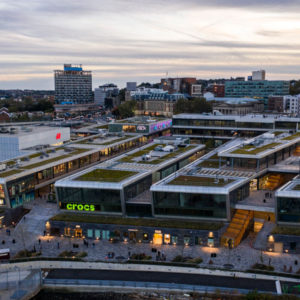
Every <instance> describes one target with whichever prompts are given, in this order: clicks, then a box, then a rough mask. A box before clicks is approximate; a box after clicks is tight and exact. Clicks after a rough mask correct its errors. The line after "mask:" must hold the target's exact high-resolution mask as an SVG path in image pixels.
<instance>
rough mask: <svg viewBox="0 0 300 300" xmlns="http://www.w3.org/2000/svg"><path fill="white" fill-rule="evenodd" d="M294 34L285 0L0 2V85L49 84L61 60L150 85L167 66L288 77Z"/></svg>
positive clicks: (97, 74) (292, 6)
mask: <svg viewBox="0 0 300 300" xmlns="http://www.w3.org/2000/svg"><path fill="white" fill-rule="evenodd" d="M299 31H300V19H299V5H298V1H292V0H287V1H279V0H272V1H271V0H265V1H257V0H254V1H244V0H239V1H235V0H211V1H204V0H186V1H179V0H173V1H171V0H165V1H158V0H151V1H145V0H110V1H108V0H86V1H79V0H60V1H59V0H47V1H42V0H27V1H23V0H14V1H9V0H2V1H1V3H0V45H1V47H0V68H1V70H2V73H3V74H7V76H6V77H5V76H4V75H3V74H2V77H0V78H2V81H1V80H0V87H1V88H5V87H12V86H13V85H14V84H15V86H14V87H16V88H17V87H21V86H22V87H24V86H26V85H27V88H31V87H32V88H40V86H43V87H44V86H49V87H51V88H53V69H57V68H61V67H62V65H63V63H82V64H84V67H85V68H87V69H91V70H92V71H93V76H94V85H99V84H101V82H102V81H104V82H106V81H107V80H109V81H113V82H116V83H118V82H119V83H121V84H122V85H124V83H125V81H126V80H127V79H128V80H129V79H130V80H136V81H142V80H145V79H150V78H152V79H153V80H154V81H159V77H161V76H163V74H164V73H165V72H166V71H167V70H169V73H170V74H174V76H177V75H180V74H182V75H183V74H184V75H185V76H189V74H190V75H191V76H197V77H205V78H210V77H214V76H218V77H225V76H228V77H230V76H238V75H243V76H245V75H246V74H248V73H250V71H251V70H252V69H254V68H266V69H267V71H268V74H270V73H272V74H270V75H269V78H279V77H280V76H281V75H282V78H288V74H289V72H290V74H291V75H290V76H291V77H294V76H295V74H297V72H296V67H295V66H298V65H300V58H298V54H299V49H300V42H298V36H299ZM280 70H282V72H280ZM126 76H127V77H126ZM156 76H157V77H156ZM35 82H36V84H35Z"/></svg>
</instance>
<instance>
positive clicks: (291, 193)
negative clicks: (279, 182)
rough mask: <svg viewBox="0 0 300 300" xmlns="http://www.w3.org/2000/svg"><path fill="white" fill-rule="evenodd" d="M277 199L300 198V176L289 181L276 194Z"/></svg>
mask: <svg viewBox="0 0 300 300" xmlns="http://www.w3.org/2000/svg"><path fill="white" fill-rule="evenodd" d="M276 196H277V197H290V198H300V176H297V177H295V178H294V179H293V180H292V181H289V182H288V183H286V184H285V185H284V186H282V187H281V188H280V189H278V190H277V192H276Z"/></svg>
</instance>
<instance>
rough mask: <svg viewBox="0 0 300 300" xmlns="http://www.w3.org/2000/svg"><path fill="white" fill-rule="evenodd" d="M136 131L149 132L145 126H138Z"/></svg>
mask: <svg viewBox="0 0 300 300" xmlns="http://www.w3.org/2000/svg"><path fill="white" fill-rule="evenodd" d="M136 129H137V130H140V131H145V130H147V127H146V126H144V125H138V126H137V128H136Z"/></svg>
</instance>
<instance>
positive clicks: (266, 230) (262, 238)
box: [253, 222, 276, 250]
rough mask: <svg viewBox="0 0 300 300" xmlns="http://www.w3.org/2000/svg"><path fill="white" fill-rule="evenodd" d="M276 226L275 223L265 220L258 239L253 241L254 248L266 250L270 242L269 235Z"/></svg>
mask: <svg viewBox="0 0 300 300" xmlns="http://www.w3.org/2000/svg"><path fill="white" fill-rule="evenodd" d="M275 226H276V224H275V223H272V222H265V223H264V226H263V227H262V229H261V230H260V231H259V233H258V234H257V236H256V239H255V241H254V243H253V248H254V249H257V250H266V249H267V243H268V236H269V235H270V234H271V232H272V230H273V229H274V227H275Z"/></svg>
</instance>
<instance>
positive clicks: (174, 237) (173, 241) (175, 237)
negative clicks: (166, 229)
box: [172, 235, 178, 245]
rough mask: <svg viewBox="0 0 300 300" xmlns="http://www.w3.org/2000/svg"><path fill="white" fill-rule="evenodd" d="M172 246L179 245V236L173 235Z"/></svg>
mask: <svg viewBox="0 0 300 300" xmlns="http://www.w3.org/2000/svg"><path fill="white" fill-rule="evenodd" d="M172 244H173V245H176V244H178V236H177V235H172Z"/></svg>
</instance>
